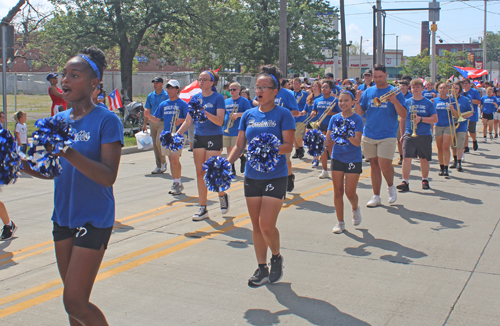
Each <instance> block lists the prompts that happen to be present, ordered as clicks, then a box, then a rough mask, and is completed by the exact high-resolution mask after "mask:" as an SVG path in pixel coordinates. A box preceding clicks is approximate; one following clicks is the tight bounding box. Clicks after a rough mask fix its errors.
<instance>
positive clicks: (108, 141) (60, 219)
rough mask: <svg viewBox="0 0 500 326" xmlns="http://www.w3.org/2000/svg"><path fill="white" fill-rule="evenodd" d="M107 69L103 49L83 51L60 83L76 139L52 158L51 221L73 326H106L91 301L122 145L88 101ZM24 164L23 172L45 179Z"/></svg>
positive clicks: (118, 126) (114, 127) (105, 113)
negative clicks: (57, 165)
mask: <svg viewBox="0 0 500 326" xmlns="http://www.w3.org/2000/svg"><path fill="white" fill-rule="evenodd" d="M106 66H107V63H106V59H105V55H104V53H103V52H102V51H101V50H99V49H97V48H95V47H90V48H84V49H83V50H81V51H80V54H79V55H77V56H74V57H73V58H71V59H69V61H68V62H67V63H66V65H65V66H64V70H63V78H62V81H61V85H62V90H63V97H64V99H65V100H66V101H67V102H69V103H71V104H72V108H71V109H70V110H67V111H63V112H61V113H59V114H57V116H58V117H61V118H62V119H64V121H66V122H68V123H69V124H70V125H71V127H72V128H74V129H75V130H76V139H75V144H74V145H73V147H68V146H65V147H64V148H63V149H62V151H60V152H59V153H57V154H54V155H58V156H60V157H61V166H62V173H61V175H60V176H59V177H56V178H55V179H54V184H55V188H54V212H53V215H52V220H53V223H54V230H53V236H54V243H55V251H56V258H57V266H58V268H59V273H60V275H61V278H62V280H63V283H64V292H63V301H64V307H65V309H66V312H67V313H68V315H69V320H70V324H71V325H73V326H75V325H108V323H107V321H106V318H105V317H104V314H103V313H102V312H101V310H99V308H97V307H96V306H95V305H94V304H92V303H90V302H89V298H90V293H91V291H92V287H93V285H94V281H95V278H96V276H97V272H98V271H99V267H100V265H101V261H102V259H103V256H104V252H105V250H106V248H107V245H108V242H109V238H110V236H111V232H112V230H113V224H114V222H115V200H114V196H113V188H112V186H113V184H114V182H115V180H116V176H117V174H118V166H119V164H120V156H121V148H122V146H123V125H122V123H121V121H120V119H119V118H118V116H117V115H116V114H115V113H113V112H111V111H109V110H107V109H105V108H104V107H102V106H99V105H97V106H96V105H95V103H93V101H92V93H93V92H94V90H95V89H96V88H97V87H98V85H99V82H100V81H101V80H102V78H101V77H102V75H103V70H104V69H105V68H106ZM24 163H25V164H23V167H24V172H25V173H27V174H29V175H32V176H35V177H40V178H46V177H43V176H42V175H40V174H39V173H37V172H35V171H33V170H31V169H30V167H29V164H27V163H26V162H24Z"/></svg>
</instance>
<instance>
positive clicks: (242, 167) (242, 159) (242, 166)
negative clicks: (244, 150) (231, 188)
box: [240, 155, 247, 173]
mask: <svg viewBox="0 0 500 326" xmlns="http://www.w3.org/2000/svg"><path fill="white" fill-rule="evenodd" d="M245 164H247V157H246V156H245V155H241V156H240V172H241V173H245Z"/></svg>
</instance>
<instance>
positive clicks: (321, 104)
mask: <svg viewBox="0 0 500 326" xmlns="http://www.w3.org/2000/svg"><path fill="white" fill-rule="evenodd" d="M331 105H333V109H332V111H331V112H333V113H335V112H341V110H340V108H339V100H338V99H336V98H335V97H333V96H330V97H329V98H324V97H323V96H320V97H319V98H318V99H316V100H315V101H314V104H313V110H314V111H318V114H317V116H318V118H319V117H321V115H322V114H323V112H325V110H326V109H327V108H329V107H330V106H331ZM331 118H332V115H327V116H326V117H325V119H324V120H323V121H322V122H321V125H322V126H323V125H325V126H328V124H329V123H330V119H331Z"/></svg>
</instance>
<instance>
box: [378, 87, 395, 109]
mask: <svg viewBox="0 0 500 326" xmlns="http://www.w3.org/2000/svg"><path fill="white" fill-rule="evenodd" d="M399 93H401V86H399V87H397V88H393V89H391V90H390V91H389V92H387V93H385V94H384V95H382V96H380V97H375V98H374V99H373V104H375V106H380V105H381V104H382V103H385V102H387V101H388V100H389V97H390V96H392V95H398V94H399Z"/></svg>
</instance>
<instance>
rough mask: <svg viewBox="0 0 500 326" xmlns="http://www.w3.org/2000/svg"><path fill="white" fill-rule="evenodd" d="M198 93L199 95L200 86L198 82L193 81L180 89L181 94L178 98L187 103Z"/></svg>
mask: <svg viewBox="0 0 500 326" xmlns="http://www.w3.org/2000/svg"><path fill="white" fill-rule="evenodd" d="M198 93H201V88H200V85H199V84H198V81H197V80H195V81H194V82H192V83H191V84H189V85H187V86H186V87H184V88H183V89H182V91H181V93H180V94H179V98H180V99H181V100H184V101H186V103H189V101H190V100H191V97H193V95H195V94H198Z"/></svg>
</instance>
